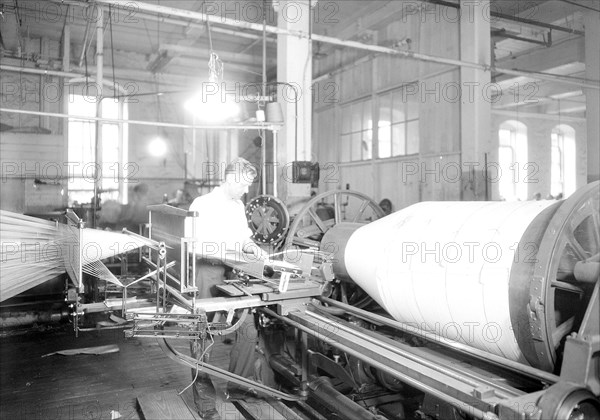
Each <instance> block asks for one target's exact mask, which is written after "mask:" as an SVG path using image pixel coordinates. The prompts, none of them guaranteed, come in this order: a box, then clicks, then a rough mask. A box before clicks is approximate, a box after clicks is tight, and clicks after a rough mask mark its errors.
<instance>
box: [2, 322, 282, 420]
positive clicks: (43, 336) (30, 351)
mask: <svg viewBox="0 0 600 420" xmlns="http://www.w3.org/2000/svg"><path fill="white" fill-rule="evenodd" d="M108 344H116V345H117V346H118V347H119V351H118V352H117V353H111V354H103V355H75V356H62V355H52V356H47V357H42V356H44V355H46V354H48V353H52V352H55V351H59V350H66V349H77V348H84V347H92V346H101V345H108ZM178 347H181V349H182V351H184V349H189V346H188V343H187V341H183V340H181V342H180V343H179V345H178ZM230 348H231V346H230V345H226V344H223V342H222V341H221V340H220V339H219V341H217V342H216V343H215V349H214V351H213V352H212V355H213V356H212V358H211V359H212V363H214V364H215V365H217V366H220V367H224V368H227V364H228V359H229V351H230ZM190 382H191V372H190V369H189V368H186V367H185V366H183V365H180V364H178V363H176V362H174V361H172V360H171V359H169V358H167V357H166V356H165V355H164V354H163V352H162V350H161V349H160V347H159V346H158V343H157V341H156V340H155V339H145V338H142V339H138V338H132V339H125V338H124V334H123V330H101V331H91V332H81V333H80V335H79V337H78V338H75V336H74V334H73V331H72V330H71V331H69V330H59V331H56V330H55V331H52V332H36V333H28V334H26V335H20V336H13V337H2V338H0V419H23V420H37V419H39V420H51V419H73V420H78V419H90V420H91V419H94V420H96V419H111V418H117V417H116V413H117V412H118V414H119V415H120V418H122V419H140V418H143V417H142V414H141V411H140V410H139V407H138V404H137V398H138V397H140V396H142V395H146V394H152V393H156V392H160V391H167V390H175V391H177V392H179V391H181V390H183V389H184V388H185V387H187V386H188V385H189V384H190ZM182 397H183V399H184V401H186V402H187V403H188V405H189V406H190V407H193V398H192V393H191V390H190V388H188V389H187V390H186V391H185V392H184V393H183V394H182ZM217 402H218V403H219V404H218V405H219V411H220V412H221V416H222V418H223V419H242V418H243V417H242V416H241V415H240V414H239V412H238V411H237V410H236V409H235V407H234V406H233V405H232V404H223V403H222V401H220V399H219V400H218V401H217ZM263 404H264V403H263ZM258 405H259V406H260V405H261V404H260V403H259V404H258ZM259 406H257V407H255V408H256V409H257V410H259V411H262V412H263V413H264V415H260V414H259V417H258V418H261V419H265V420H266V419H269V420H270V419H273V420H276V419H281V418H283V417H281V416H280V415H279V413H277V412H275V411H274V410H272V409H268V410H269V411H268V414H267V412H265V410H266V408H265V407H264V405H263V406H262V407H259Z"/></svg>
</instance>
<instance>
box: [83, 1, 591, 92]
mask: <svg viewBox="0 0 600 420" xmlns="http://www.w3.org/2000/svg"><path fill="white" fill-rule="evenodd" d="M73 1H75V0H73ZM78 1H79V2H81V1H83V0H78ZM96 4H100V5H113V6H116V7H119V6H123V4H122V3H121V2H120V1H119V0H96ZM134 4H135V7H137V8H138V10H145V11H147V12H154V13H157V14H164V15H169V16H179V17H181V18H184V19H188V20H195V21H200V22H204V21H209V22H210V23H214V24H216V25H223V26H232V27H235V28H241V29H248V30H253V31H258V32H263V31H264V32H267V33H272V34H277V35H285V36H295V37H299V38H309V39H312V40H313V41H318V42H324V43H329V44H335V45H340V46H344V47H348V48H356V49H361V50H367V51H373V52H380V53H385V54H392V55H397V56H401V57H406V58H411V59H415V60H420V61H428V62H434V63H438V64H447V65H452V66H464V67H469V68H475V69H479V70H483V71H493V70H496V71H498V72H502V73H507V74H513V75H517V76H523V75H525V74H526V73H527V72H524V71H519V70H512V69H494V68H493V67H490V66H488V65H484V64H480V63H473V62H468V61H463V60H457V59H450V58H443V57H436V56H431V55H428V54H421V53H416V52H413V51H402V50H397V49H394V48H389V47H382V46H378V45H371V44H365V43H362V42H356V41H346V40H341V39H338V38H333V37H329V36H323V35H318V34H310V33H307V32H304V31H296V30H286V29H282V28H279V27H275V26H269V25H265V26H263V25H262V24H258V23H252V22H246V21H241V20H235V19H230V18H227V17H223V16H215V15H209V14H206V13H198V12H193V11H190V10H183V9H175V8H172V7H165V6H158V5H154V4H148V3H144V2H137V3H134ZM530 77H534V78H536V79H540V80H553V81H556V82H561V83H568V84H573V85H577V86H585V87H587V88H590V89H600V83H599V82H598V81H591V82H590V81H586V80H584V81H582V80H574V79H571V78H569V77H564V76H557V75H551V74H534V75H530Z"/></svg>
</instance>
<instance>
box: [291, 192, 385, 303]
mask: <svg viewBox="0 0 600 420" xmlns="http://www.w3.org/2000/svg"><path fill="white" fill-rule="evenodd" d="M384 215H385V214H384V212H383V210H382V209H381V208H380V207H379V205H378V204H377V203H376V202H375V201H373V200H372V199H370V198H369V197H367V196H366V195H364V194H361V193H359V192H356V191H349V190H336V191H329V192H325V193H322V194H320V195H318V196H316V197H314V198H313V199H312V200H310V201H309V202H308V203H306V205H305V206H304V207H303V208H302V210H300V212H299V213H298V215H297V216H296V217H295V218H294V221H293V222H292V224H291V225H290V229H289V231H288V235H287V238H286V240H285V247H284V249H286V250H288V251H289V250H293V249H300V250H305V249H311V250H313V251H315V254H316V256H315V262H317V263H319V262H323V261H324V260H327V259H328V258H329V256H331V255H333V254H335V253H336V251H338V250H336V249H332V242H330V241H328V240H324V238H325V237H327V235H331V234H333V232H334V231H338V232H340V234H342V235H343V234H344V232H345V231H346V232H349V231H350V230H351V229H350V230H349V228H348V226H355V225H360V224H366V223H369V222H372V221H374V220H377V219H379V218H381V217H383V216H384ZM335 267H336V264H334V271H336V270H335ZM335 274H336V281H335V282H334V283H333V284H332V286H333V287H329V288H326V289H325V294H327V295H328V296H330V297H331V298H332V299H336V300H339V301H341V302H344V303H348V304H350V305H353V306H356V307H361V308H362V307H365V306H367V305H369V304H370V303H371V302H372V299H371V298H370V297H369V295H367V294H366V293H365V292H364V291H363V290H362V289H361V288H360V287H358V286H357V285H356V284H354V282H352V281H351V280H350V279H349V278H348V277H347V276H345V275H344V274H343V273H340V272H337V273H335Z"/></svg>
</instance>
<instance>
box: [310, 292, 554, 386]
mask: <svg viewBox="0 0 600 420" xmlns="http://www.w3.org/2000/svg"><path fill="white" fill-rule="evenodd" d="M319 299H320V300H321V301H323V302H325V303H327V304H329V305H332V306H335V307H338V308H342V309H344V310H345V311H346V312H348V313H350V314H353V315H356V316H358V317H360V318H363V319H365V320H367V321H374V322H378V323H382V324H384V325H387V326H390V327H393V328H397V329H399V330H401V331H404V332H407V333H409V334H412V335H416V336H417V337H420V338H423V339H425V340H428V341H432V342H434V343H436V344H440V345H442V346H445V347H448V348H451V349H453V350H457V351H460V352H463V353H467V354H469V355H471V356H473V357H476V358H478V359H480V360H484V361H487V362H491V363H493V364H495V365H498V366H502V367H504V368H507V369H510V370H512V371H514V372H518V373H522V374H525V375H527V376H530V377H533V378H537V379H540V380H542V381H544V382H548V383H551V384H552V383H556V382H558V380H559V377H558V376H556V375H553V374H551V373H548V372H545V371H543V370H540V369H536V368H534V367H531V366H527V365H524V364H521V363H517V362H514V361H512V360H508V359H505V358H503V357H500V356H496V355H495V354H491V353H487V352H484V351H481V350H479V349H476V348H474V347H470V346H467V345H465V344H461V343H458V342H456V341H452V340H450V339H447V338H444V339H443V340H442V339H440V337H439V336H436V337H432V334H431V333H428V332H427V331H423V330H420V329H418V328H415V327H411V326H409V325H407V324H404V323H402V322H398V321H395V320H393V319H390V318H387V317H384V316H381V315H377V314H373V313H370V312H367V311H364V310H362V309H358V308H354V307H352V306H350V305H346V304H343V303H341V302H338V301H336V300H333V299H329V298H326V297H320V298H319Z"/></svg>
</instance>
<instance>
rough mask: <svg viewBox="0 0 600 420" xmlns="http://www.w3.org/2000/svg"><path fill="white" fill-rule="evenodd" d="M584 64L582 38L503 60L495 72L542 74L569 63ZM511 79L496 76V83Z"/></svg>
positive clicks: (499, 62)
mask: <svg viewBox="0 0 600 420" xmlns="http://www.w3.org/2000/svg"><path fill="white" fill-rule="evenodd" d="M576 62H579V63H582V62H585V40H584V38H582V37H577V38H570V39H568V40H566V41H563V42H561V43H559V44H554V45H552V46H551V47H548V48H538V49H534V50H532V51H529V52H528V53H527V54H522V55H520V56H518V57H511V58H504V59H502V60H499V61H498V62H497V63H496V65H497V66H498V67H501V68H498V69H497V71H498V72H499V73H503V71H502V68H504V69H506V68H511V69H519V70H524V71H533V72H544V71H549V69H551V68H555V67H560V66H563V65H565V64H569V63H576ZM507 79H510V80H512V79H513V78H508V77H503V76H497V77H496V82H497V83H503V84H504V85H506V83H504V82H505V81H506V80H507Z"/></svg>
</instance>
